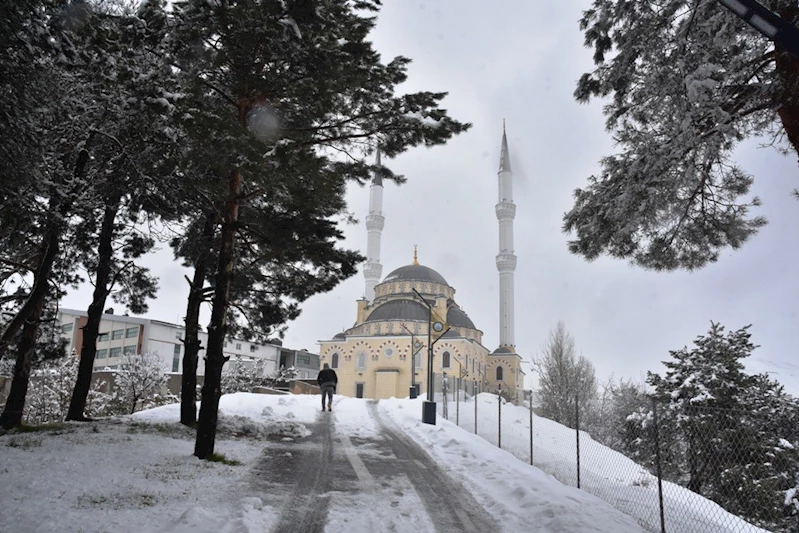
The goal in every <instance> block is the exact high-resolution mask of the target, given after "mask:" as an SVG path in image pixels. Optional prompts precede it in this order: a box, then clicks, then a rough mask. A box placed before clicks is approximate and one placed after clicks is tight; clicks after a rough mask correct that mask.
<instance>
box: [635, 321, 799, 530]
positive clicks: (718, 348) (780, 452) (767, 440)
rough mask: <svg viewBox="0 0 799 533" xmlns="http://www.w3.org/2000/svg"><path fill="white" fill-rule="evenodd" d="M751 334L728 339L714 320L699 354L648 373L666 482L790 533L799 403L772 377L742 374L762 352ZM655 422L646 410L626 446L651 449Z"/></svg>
mask: <svg viewBox="0 0 799 533" xmlns="http://www.w3.org/2000/svg"><path fill="white" fill-rule="evenodd" d="M748 329H749V326H747V327H744V328H741V329H739V330H737V331H731V332H729V333H726V334H725V331H724V327H723V326H721V325H719V324H716V323H711V328H710V331H709V332H708V334H707V335H705V336H700V337H698V338H697V339H696V340H695V341H694V344H695V347H694V348H693V349H691V350H689V349H688V348H687V347H686V348H682V349H681V350H676V351H671V352H670V354H671V357H672V360H670V361H664V365H665V366H666V368H667V372H666V374H665V375H664V376H660V375H658V374H654V373H649V374H648V378H647V381H648V383H649V384H650V385H652V386H653V387H654V389H655V391H654V396H655V398H656V400H657V403H658V406H659V407H658V410H659V421H660V424H659V428H658V429H659V432H658V433H659V436H660V449H661V452H662V453H663V454H664V455H663V458H662V461H663V466H664V471H665V473H666V476H667V478H669V479H671V480H673V481H676V482H678V483H681V484H684V485H685V486H686V487H687V488H689V489H690V490H692V491H694V492H697V493H698V494H702V495H704V496H706V497H708V498H710V499H712V500H714V501H715V502H717V503H719V504H720V505H721V506H722V507H724V508H725V509H727V510H728V511H730V512H732V513H735V514H738V515H739V516H743V517H746V518H747V519H749V520H752V521H754V522H756V523H758V524H760V525H762V526H763V527H767V528H768V529H770V530H774V531H787V530H788V529H787V528H789V527H790V524H791V523H793V521H794V520H795V518H794V515H795V510H793V509H791V508H790V507H786V505H787V504H786V499H788V500H789V498H787V495H788V494H789V491H790V490H791V489H792V488H793V487H794V486H795V484H796V472H797V469H799V462H797V459H799V454H797V447H799V434H797V422H798V421H799V403H797V402H796V401H795V400H794V399H792V398H790V397H788V396H787V395H786V394H785V393H784V391H783V390H782V387H781V386H780V385H779V384H778V383H776V382H774V381H771V380H769V378H768V376H765V375H750V374H747V373H746V372H745V371H744V366H743V363H742V360H743V359H745V358H746V357H748V356H749V355H751V353H752V351H753V350H754V349H755V348H756V346H755V345H754V344H752V343H751V341H750V337H751V335H750V333H749V331H748ZM652 418H653V417H652V413H651V410H650V411H647V410H646V409H641V410H640V411H639V413H638V415H637V416H633V417H630V419H629V422H630V423H629V426H628V427H627V430H628V433H627V439H628V443H629V444H630V445H631V447H632V448H635V447H636V446H637V447H638V448H639V449H641V450H643V451H642V452H641V453H640V455H641V456H642V457H643V458H645V456H646V455H647V453H649V450H650V449H653V448H652V445H653V440H652V439H653V434H652V426H651V422H652ZM636 434H637V435H636ZM633 439H637V441H636V440H633ZM646 463H647V464H652V458H651V455H650V458H649V460H647V461H646Z"/></svg>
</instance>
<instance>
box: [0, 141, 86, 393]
mask: <svg viewBox="0 0 799 533" xmlns="http://www.w3.org/2000/svg"><path fill="white" fill-rule="evenodd" d="M94 135H95V134H94V133H90V134H89V136H88V138H87V139H86V143H85V144H84V146H83V148H82V149H81V151H80V152H79V153H78V157H77V159H76V160H75V168H74V169H73V171H72V175H73V177H74V178H75V181H78V180H79V179H80V178H83V177H85V175H86V167H87V166H88V164H89V150H88V146H89V145H90V144H91V142H92V139H93V138H94ZM61 194H62V193H61V192H60V191H58V190H56V189H55V188H54V189H53V192H52V195H51V197H50V199H51V200H53V206H52V210H51V213H52V214H51V215H50V217H49V219H48V221H47V229H46V231H45V234H44V236H43V238H42V246H43V248H44V249H43V252H42V255H41V260H40V261H39V265H38V268H37V269H36V273H35V274H34V276H33V288H32V289H31V293H30V295H29V296H28V299H27V300H26V301H25V303H24V304H23V305H22V308H21V309H20V310H19V311H18V312H17V314H16V315H15V316H14V318H13V319H12V320H11V322H10V323H9V324H8V326H7V327H6V330H5V331H4V332H3V335H2V337H0V359H2V357H3V356H4V355H5V353H6V350H7V349H8V345H9V344H11V340H12V339H13V338H14V337H15V336H16V334H17V333H18V332H19V330H20V328H22V326H23V324H27V322H28V319H29V318H30V317H31V316H32V315H33V314H34V312H35V310H36V308H37V307H38V305H39V301H40V300H41V301H42V302H43V301H44V298H45V296H46V294H47V285H48V283H49V282H50V273H51V272H52V270H53V263H54V262H55V258H56V256H57V255H58V240H59V239H60V238H61V233H62V232H63V226H62V225H63V223H64V221H63V218H64V217H65V216H66V215H67V213H69V211H70V210H71V209H72V201H71V200H69V201H65V200H64V199H63V198H62V197H61ZM17 359H18V360H19V357H18V358H17ZM29 364H30V363H29ZM27 389H28V386H27V384H26V385H25V390H27ZM23 400H24V398H23Z"/></svg>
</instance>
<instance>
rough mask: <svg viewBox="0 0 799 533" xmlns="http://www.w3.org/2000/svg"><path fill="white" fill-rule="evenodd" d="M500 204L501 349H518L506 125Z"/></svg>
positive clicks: (498, 217)
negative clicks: (515, 334)
mask: <svg viewBox="0 0 799 533" xmlns="http://www.w3.org/2000/svg"><path fill="white" fill-rule="evenodd" d="M497 175H498V177H499V203H498V204H497V205H496V212H497V220H499V254H497V270H498V271H499V345H500V346H508V347H515V346H516V343H515V341H514V337H513V330H514V327H513V325H514V314H513V272H514V271H515V270H516V256H515V255H514V254H513V218H514V217H515V216H516V204H514V203H513V172H511V169H510V154H509V153H508V138H507V137H506V136H505V121H504V120H503V121H502V153H501V154H500V158H499V172H498V174H497Z"/></svg>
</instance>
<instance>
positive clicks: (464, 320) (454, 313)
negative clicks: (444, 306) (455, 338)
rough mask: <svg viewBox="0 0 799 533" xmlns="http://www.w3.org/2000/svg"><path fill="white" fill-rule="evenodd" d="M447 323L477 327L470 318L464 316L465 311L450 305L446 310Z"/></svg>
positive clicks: (464, 326)
mask: <svg viewBox="0 0 799 533" xmlns="http://www.w3.org/2000/svg"><path fill="white" fill-rule="evenodd" d="M447 323H448V324H449V325H450V326H460V327H463V328H471V329H477V328H476V327H475V326H474V322H472V319H470V318H469V317H468V316H466V313H464V312H463V311H461V310H460V309H458V308H457V307H450V308H449V310H448V311H447Z"/></svg>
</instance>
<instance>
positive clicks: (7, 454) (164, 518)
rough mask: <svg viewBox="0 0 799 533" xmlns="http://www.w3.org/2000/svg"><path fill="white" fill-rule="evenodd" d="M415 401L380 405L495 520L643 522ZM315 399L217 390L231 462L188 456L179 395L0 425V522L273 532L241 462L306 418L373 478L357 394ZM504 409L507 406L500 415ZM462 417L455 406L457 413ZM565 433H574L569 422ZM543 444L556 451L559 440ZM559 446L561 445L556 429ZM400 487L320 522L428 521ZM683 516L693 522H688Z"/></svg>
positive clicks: (369, 419) (541, 526) (597, 528)
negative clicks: (424, 418)
mask: <svg viewBox="0 0 799 533" xmlns="http://www.w3.org/2000/svg"><path fill="white" fill-rule="evenodd" d="M421 401H422V400H421V399H417V400H407V399H405V400H398V399H391V400H384V401H381V402H380V403H379V404H378V411H379V413H380V415H381V417H384V418H386V419H389V420H391V421H393V422H394V423H395V424H396V425H397V426H398V427H399V428H401V429H402V431H404V432H405V433H406V434H407V435H409V436H410V438H411V439H413V440H414V441H416V442H417V443H418V444H419V445H420V446H421V447H422V448H423V449H424V450H425V451H426V452H427V454H429V456H430V457H431V458H432V460H433V461H435V463H436V464H437V465H438V466H440V467H441V469H442V470H443V471H444V472H446V473H448V474H449V475H450V476H451V477H452V478H453V479H454V480H455V482H457V483H460V486H462V490H465V491H468V492H469V493H471V495H472V496H473V497H474V499H475V500H476V501H477V502H479V504H480V505H482V506H483V507H484V509H485V512H486V513H487V514H488V515H489V516H491V517H492V518H493V519H494V520H495V521H496V522H497V523H499V524H501V527H502V530H504V531H508V532H516V531H537V532H552V533H574V532H614V533H627V532H630V533H632V532H641V531H643V529H641V527H640V526H639V525H637V524H636V522H635V520H634V519H633V518H631V517H629V516H627V515H625V514H623V513H622V512H620V511H619V510H617V509H615V508H614V507H612V506H611V505H609V504H607V503H605V502H603V501H602V500H600V499H598V498H596V497H594V496H592V495H590V494H588V493H586V492H584V491H581V490H578V489H576V488H573V487H569V486H566V485H563V484H561V483H560V482H558V481H557V480H556V479H555V478H554V477H552V476H550V475H547V474H545V473H543V472H542V471H541V470H539V469H538V468H535V467H532V466H530V465H529V464H526V463H525V462H524V461H521V460H519V459H517V458H516V457H515V456H514V455H512V454H511V453H510V452H509V451H506V450H504V449H499V448H497V447H496V446H495V445H493V444H491V443H490V442H488V441H487V440H485V439H483V438H481V437H480V436H477V435H473V434H471V433H470V432H468V431H466V430H464V429H461V428H459V427H457V426H455V425H454V424H452V423H449V422H448V421H446V420H444V419H443V418H442V417H439V420H438V424H437V425H436V426H431V425H427V424H422V423H421V421H420V419H421V411H422V403H421ZM486 401H488V400H486ZM318 409H319V398H318V397H316V396H290V395H280V396H270V395H256V394H244V393H237V394H231V395H225V396H223V397H222V400H221V402H220V413H221V414H220V424H219V433H218V436H217V442H216V451H217V452H218V453H221V454H223V455H224V456H225V458H226V459H228V460H232V461H237V462H238V463H239V464H224V463H221V462H208V461H200V460H198V459H197V458H195V457H194V456H193V455H192V451H193V446H194V433H193V431H191V430H188V429H186V428H184V427H183V426H181V425H180V424H179V423H178V422H177V420H178V417H179V406H178V405H168V406H164V407H160V408H157V409H152V410H149V411H143V412H140V413H137V414H135V415H132V416H126V417H116V418H112V419H107V420H101V421H97V422H94V423H91V424H79V423H68V424H63V425H61V427H59V428H58V429H53V430H48V431H37V432H30V433H15V434H7V435H4V436H0V517H1V518H0V531H2V532H12V531H13V532H26V531H35V532H40V531H41V532H45V531H59V532H61V531H70V532H71V531H74V532H77V531H84V532H99V531H159V532H164V533H167V532H169V533H177V532H181V533H182V532H188V531H207V532H211V531H214V532H216V531H219V532H253V533H254V532H259V531H270V530H272V528H274V527H276V524H277V520H278V514H279V511H280V509H278V508H276V507H275V505H274V502H275V501H276V500H275V498H274V497H272V496H274V495H271V496H270V495H269V494H265V493H263V492H259V491H258V490H256V489H255V488H254V485H253V484H252V483H250V482H249V481H248V480H250V479H252V470H251V468H252V467H253V466H254V465H255V464H256V463H257V462H258V459H259V457H261V456H262V455H263V454H264V452H265V451H268V450H269V449H270V447H272V448H277V447H278V446H280V449H281V450H283V449H285V448H286V447H287V446H289V447H290V446H297V447H301V446H306V445H307V442H305V443H304V439H302V437H306V436H308V435H309V433H310V430H309V427H319V426H318V424H317V422H319V421H321V422H322V423H325V419H324V418H323V417H332V418H331V420H329V421H328V422H331V423H332V431H333V437H334V438H335V446H337V447H343V448H346V450H345V452H346V453H344V452H342V453H341V454H340V455H339V456H337V458H336V460H337V461H349V462H350V463H352V464H353V466H354V467H357V468H356V470H363V472H362V475H363V476H366V477H369V473H368V472H367V470H368V468H367V467H366V466H364V460H365V461H366V464H367V465H374V464H375V463H374V461H375V460H377V459H380V458H376V457H375V454H374V452H373V451H370V449H369V446H368V444H364V443H367V442H368V441H369V440H370V439H372V441H374V439H380V438H382V437H381V429H380V425H379V424H378V423H377V422H376V420H375V419H374V416H373V415H372V414H370V410H369V409H368V405H367V402H366V401H364V400H358V399H351V398H342V397H337V398H336V403H335V409H334V412H333V413H320V412H319V411H318ZM503 409H504V407H503ZM512 411H513V410H512V409H506V410H505V411H503V420H504V417H505V416H512V415H511V412H512ZM523 412H526V411H524V410H523V409H522V410H520V414H519V416H521V413H523ZM461 415H462V416H465V415H464V412H463V411H462V412H461ZM484 417H485V418H484ZM489 417H490V415H489V414H488V410H486V413H485V414H482V413H481V415H480V419H479V423H481V424H483V423H485V424H490V418H489ZM509 420H510V419H509ZM472 422H473V421H472ZM539 422H540V423H539ZM547 422H548V421H547ZM510 423H513V422H510ZM536 423H537V424H538V425H537V431H541V432H542V435H543V434H548V435H549V436H550V437H551V438H552V439H557V438H558V431H557V428H555V427H554V426H552V427H549V428H547V426H546V424H545V421H544V420H543V419H536ZM503 424H504V421H503ZM550 424H551V423H550ZM486 427H488V426H486ZM539 427H540V429H539ZM563 434H564V435H567V434H568V438H569V439H572V440H573V435H574V434H573V432H568V431H564V433H563ZM564 438H565V437H564ZM553 444H554V445H555V449H557V446H558V443H557V442H553ZM593 444H594V445H596V446H598V444H596V443H593ZM560 445H562V447H563V448H564V449H565V448H566V447H567V446H568V444H567V442H566V441H565V440H564V441H563V442H561V443H560ZM503 447H504V442H503ZM289 449H290V448H289ZM606 451H607V452H608V453H615V452H611V451H609V450H606ZM285 453H286V454H289V455H290V454H291V452H285ZM537 453H538V452H537ZM542 453H543V452H542ZM370 454H371V455H370ZM564 455H565V454H564ZM594 455H596V454H594ZM382 460H385V461H392V460H394V459H392V458H391V457H386V458H384V459H382ZM542 460H543V457H542ZM613 460H614V461H616V460H617V459H616V458H614V459H613ZM598 463H602V461H598ZM606 464H610V463H609V462H607V463H606ZM587 472H591V474H590V475H589V474H586V476H587V479H591V477H592V476H596V477H597V478H599V477H602V476H606V475H607V474H608V472H603V471H601V469H594V468H593V467H589V468H588V470H587ZM360 477H361V475H360V474H359V478H360ZM627 481H628V480H620V481H619V483H620V484H622V485H624V484H626V482H627ZM587 482H589V483H590V481H587ZM398 483H399V482H398ZM399 488H400V489H401V490H398V491H396V492H397V493H398V494H400V493H401V496H397V497H395V498H394V501H387V500H386V494H385V493H384V492H381V491H380V490H375V489H374V486H372V485H370V484H369V483H368V482H366V481H365V482H364V485H363V490H362V491H359V492H358V493H357V497H354V496H353V494H348V493H343V492H341V493H334V494H329V495H326V496H328V497H329V498H330V504H329V510H328V512H327V518H326V523H327V526H326V528H325V530H326V531H330V532H331V533H334V532H335V533H339V532H341V531H345V530H346V531H370V532H371V531H377V530H379V529H380V528H381V527H384V529H383V530H385V531H397V532H403V531H407V532H409V533H410V532H414V533H416V532H420V531H431V530H432V527H433V526H432V521H431V520H430V517H429V516H428V514H427V513H426V512H425V510H424V506H423V505H422V501H421V500H420V498H419V495H418V494H417V493H416V492H415V491H414V490H413V487H412V486H411V485H410V484H405V486H402V487H399ZM639 488H640V487H639ZM261 490H263V489H261ZM690 520H691V522H686V523H685V524H684V526H685V529H682V530H683V531H699V530H698V529H696V524H697V522H696V521H695V520H696V517H692V518H690ZM690 524H693V527H690V528H688V526H689V525H690ZM381 525H384V526H381ZM674 525H675V524H672V526H674ZM376 528H377V529H376ZM669 531H677V529H672V528H669ZM702 531H709V530H706V529H702ZM739 531H740V530H739Z"/></svg>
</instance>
